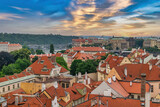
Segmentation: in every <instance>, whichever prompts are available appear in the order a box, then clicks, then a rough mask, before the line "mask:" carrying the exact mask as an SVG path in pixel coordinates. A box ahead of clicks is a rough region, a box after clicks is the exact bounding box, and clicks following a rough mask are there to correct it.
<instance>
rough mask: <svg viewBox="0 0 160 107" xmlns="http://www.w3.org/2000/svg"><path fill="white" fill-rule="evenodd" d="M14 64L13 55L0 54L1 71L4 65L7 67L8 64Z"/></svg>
mask: <svg viewBox="0 0 160 107" xmlns="http://www.w3.org/2000/svg"><path fill="white" fill-rule="evenodd" d="M14 62H15V60H14V57H13V55H11V54H10V53H8V52H0V70H1V69H2V67H3V66H4V65H6V66H7V65H8V64H11V63H14Z"/></svg>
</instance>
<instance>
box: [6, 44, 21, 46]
mask: <svg viewBox="0 0 160 107" xmlns="http://www.w3.org/2000/svg"><path fill="white" fill-rule="evenodd" d="M8 46H21V45H20V44H8Z"/></svg>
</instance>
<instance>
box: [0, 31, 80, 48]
mask: <svg viewBox="0 0 160 107" xmlns="http://www.w3.org/2000/svg"><path fill="white" fill-rule="evenodd" d="M76 38H78V37H76V36H62V35H53V34H16V33H12V34H9V33H0V41H8V42H10V43H20V44H38V45H41V44H51V43H53V44H67V43H71V42H72V39H76Z"/></svg>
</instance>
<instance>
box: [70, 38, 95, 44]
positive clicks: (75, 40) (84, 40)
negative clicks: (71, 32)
mask: <svg viewBox="0 0 160 107" xmlns="http://www.w3.org/2000/svg"><path fill="white" fill-rule="evenodd" d="M72 41H74V42H82V43H85V42H86V41H88V42H89V43H92V40H91V39H72Z"/></svg>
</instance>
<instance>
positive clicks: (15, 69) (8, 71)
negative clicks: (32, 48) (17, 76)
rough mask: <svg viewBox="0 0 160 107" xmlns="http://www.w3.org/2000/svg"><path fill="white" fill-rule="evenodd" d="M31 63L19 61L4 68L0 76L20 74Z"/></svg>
mask: <svg viewBox="0 0 160 107" xmlns="http://www.w3.org/2000/svg"><path fill="white" fill-rule="evenodd" d="M30 64H31V63H30V61H29V60H27V59H17V60H16V62H15V63H13V64H9V65H8V66H3V68H2V70H1V73H0V76H1V77H2V76H4V75H13V74H14V73H20V72H22V71H23V70H25V69H26V68H27V67H28V66H29V65H30Z"/></svg>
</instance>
